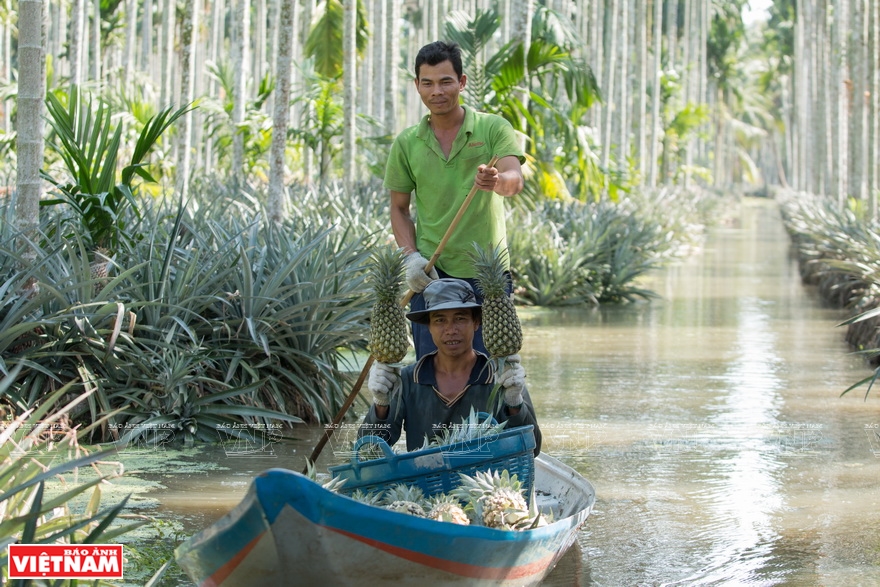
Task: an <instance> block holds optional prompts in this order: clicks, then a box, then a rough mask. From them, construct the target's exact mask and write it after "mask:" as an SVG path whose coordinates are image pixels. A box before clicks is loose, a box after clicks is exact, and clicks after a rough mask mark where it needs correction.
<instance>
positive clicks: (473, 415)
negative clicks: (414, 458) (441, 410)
mask: <svg viewBox="0 0 880 587" xmlns="http://www.w3.org/2000/svg"><path fill="white" fill-rule="evenodd" d="M506 424H507V422H500V423H497V424H496V423H494V422H493V420H492V418H486V419H485V420H483V421H480V417H479V414H478V413H477V412H476V411H475V410H474V407H473V406H471V411H470V413H469V414H468V416H467V418H462V419H461V424H451V425H448V426H445V427H444V428H442V429H441V430H440V431H439V432H438V433H437V434H435V435H434V437H433V438H431V439H429V438H428V436H427V435H425V440H424V444H423V445H422V448H430V447H432V446H446V445H448V444H456V443H458V442H466V441H468V440H474V439H477V438H486V437H489V436H494V435H496V434H498V433H499V432H501V431H502V430H503V429H504V426H505V425H506Z"/></svg>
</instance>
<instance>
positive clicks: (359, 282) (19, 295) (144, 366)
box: [0, 182, 388, 443]
mask: <svg viewBox="0 0 880 587" xmlns="http://www.w3.org/2000/svg"><path fill="white" fill-rule="evenodd" d="M377 189H378V188H377ZM193 193H194V194H195V196H194V199H193V201H191V202H189V204H188V205H187V206H182V205H180V204H179V203H178V204H175V203H171V202H164V201H159V202H153V203H150V202H148V203H147V204H146V205H144V206H143V208H142V209H141V211H140V213H139V215H138V217H135V216H134V213H133V212H129V216H128V217H127V218H126V220H127V221H128V222H129V225H130V226H132V227H133V229H134V230H135V231H136V232H137V233H139V234H141V235H142V238H141V239H139V240H138V241H132V242H126V243H123V246H121V247H120V249H119V250H118V251H117V252H116V254H115V255H114V259H113V264H114V270H113V271H112V272H111V274H110V275H108V277H107V278H104V279H96V278H93V277H92V276H91V274H90V266H89V263H88V261H87V260H85V258H84V255H83V251H84V250H85V242H84V241H83V240H81V239H79V240H77V239H76V238H74V239H73V240H70V241H61V239H60V236H59V235H60V231H59V230H57V224H58V223H59V222H62V220H61V219H60V218H58V217H56V218H52V217H50V215H47V216H46V217H44V218H43V225H42V230H43V233H44V234H46V235H54V236H47V237H46V242H47V243H51V246H48V247H46V248H39V249H38V256H37V260H36V262H35V263H33V264H32V265H30V266H28V269H27V270H26V271H25V270H22V269H20V268H19V267H21V265H20V262H21V260H20V259H18V258H17V257H16V256H15V251H14V249H13V248H12V244H13V234H14V232H13V231H11V230H8V227H6V226H5V225H4V226H3V228H4V230H3V231H0V235H2V236H3V237H4V238H3V240H2V241H0V252H3V253H5V254H3V255H0V325H2V327H3V330H2V332H0V359H2V361H3V363H0V365H3V366H4V368H6V367H8V366H11V365H16V364H22V365H23V366H24V367H25V368H26V370H25V371H24V372H23V373H22V374H21V375H20V376H19V378H18V379H17V380H16V382H15V385H13V386H12V387H11V388H10V389H9V391H8V392H7V394H6V395H5V396H4V400H3V403H4V404H5V405H6V406H7V407H9V408H10V409H12V410H13V411H15V412H20V411H23V410H26V409H28V408H29V407H31V406H33V405H37V404H38V403H39V402H40V401H42V399H43V397H44V396H45V395H46V393H48V390H50V389H53V388H55V387H57V386H58V385H63V384H64V383H67V382H69V381H82V382H85V384H86V385H88V386H89V388H90V389H92V390H93V393H92V395H91V396H90V397H89V400H88V401H87V402H84V403H83V404H82V405H80V406H78V407H77V409H76V410H75V411H74V412H73V413H72V414H71V416H72V418H73V419H74V420H75V421H85V422H91V421H94V420H96V419H98V418H99V417H100V416H101V415H102V414H105V413H108V412H109V411H111V410H114V409H117V408H120V407H122V406H125V409H123V410H122V411H121V412H119V413H116V414H115V415H114V416H113V417H112V418H111V419H110V420H109V421H108V422H107V423H106V425H104V426H102V427H101V428H99V429H95V430H94V435H95V436H96V437H97V438H98V439H103V440H106V439H110V438H112V439H117V438H119V437H120V436H121V437H122V440H124V441H137V442H142V441H145V440H144V438H139V436H138V435H143V434H144V433H145V432H150V431H151V430H155V429H160V428H161V429H163V430H168V431H170V432H169V435H171V436H173V439H174V440H175V441H181V442H185V443H187V442H195V441H199V440H217V439H218V438H221V436H222V437H225V436H228V432H227V430H229V429H230V428H231V426H230V425H231V424H233V423H236V422H239V423H246V424H253V425H261V426H262V425H267V424H269V423H273V422H279V421H281V422H288V423H293V422H298V421H300V420H310V421H318V420H320V421H326V420H329V419H331V418H332V417H333V415H335V414H336V412H337V411H338V408H339V407H340V406H341V405H342V402H343V401H344V400H345V397H346V396H347V392H348V390H349V376H348V375H347V373H346V371H347V365H346V364H343V363H342V361H341V358H340V357H341V351H343V350H345V349H349V350H355V349H362V348H363V347H364V345H365V338H366V337H365V335H366V332H367V326H366V321H367V317H368V314H369V308H370V300H368V299H367V296H366V292H367V290H368V288H367V287H366V285H365V284H364V283H363V279H364V273H365V268H366V263H367V255H368V251H369V250H370V249H371V247H372V245H373V240H374V238H375V237H374V235H376V234H377V233H378V231H379V230H380V227H384V221H383V219H384V218H387V213H388V211H387V205H388V204H387V199H386V198H384V197H381V196H380V194H379V193H378V192H377V191H373V190H363V191H358V192H356V193H346V192H345V191H344V190H342V189H341V188H340V186H338V185H334V186H333V189H332V190H326V191H320V190H315V189H311V190H302V191H300V192H295V201H296V202H297V205H298V206H300V208H299V209H298V210H296V211H295V217H294V218H293V219H291V220H290V221H288V222H287V223H285V224H284V225H282V226H280V227H278V226H275V225H274V224H273V223H265V222H264V221H263V219H262V217H261V214H260V205H259V198H258V197H257V196H255V195H253V194H244V193H240V192H237V191H235V190H233V189H230V188H229V187H226V186H223V185H222V184H218V183H212V184H199V183H198V182H197V183H196V184H195V185H194V187H193ZM31 279H32V280H34V281H35V282H36V283H37V288H36V289H34V290H33V291H21V289H20V288H21V285H20V284H22V283H25V282H27V281H28V280H31ZM159 440H160V441H165V440H170V438H169V439H165V440H163V439H162V438H159Z"/></svg>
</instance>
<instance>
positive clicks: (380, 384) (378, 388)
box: [367, 361, 400, 406]
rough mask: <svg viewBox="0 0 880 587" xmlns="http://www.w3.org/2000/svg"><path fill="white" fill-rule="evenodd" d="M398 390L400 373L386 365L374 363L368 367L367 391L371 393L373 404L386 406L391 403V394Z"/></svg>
mask: <svg viewBox="0 0 880 587" xmlns="http://www.w3.org/2000/svg"><path fill="white" fill-rule="evenodd" d="M399 388H400V373H398V371H397V369H396V368H395V367H392V366H391V365H389V364H387V363H380V362H379V361H375V362H374V363H373V366H372V367H370V376H369V378H368V379H367V389H369V390H370V391H372V392H373V403H374V404H376V405H377V406H387V405H388V404H390V403H391V394H392V393H394V392H396V391H397V390H398V389H399Z"/></svg>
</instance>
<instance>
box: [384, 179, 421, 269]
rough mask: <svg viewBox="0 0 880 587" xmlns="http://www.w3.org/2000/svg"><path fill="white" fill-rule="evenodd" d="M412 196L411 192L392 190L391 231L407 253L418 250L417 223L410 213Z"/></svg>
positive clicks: (398, 244) (399, 245)
mask: <svg viewBox="0 0 880 587" xmlns="http://www.w3.org/2000/svg"><path fill="white" fill-rule="evenodd" d="M410 197H411V196H410V194H406V193H404V192H395V191H394V190H391V231H392V232H393V233H394V240H395V241H397V246H398V247H400V248H402V249H403V251H404V253H406V254H409V253H413V252H415V251H418V249H417V248H416V225H415V223H414V222H413V219H412V216H410V213H409V203H410Z"/></svg>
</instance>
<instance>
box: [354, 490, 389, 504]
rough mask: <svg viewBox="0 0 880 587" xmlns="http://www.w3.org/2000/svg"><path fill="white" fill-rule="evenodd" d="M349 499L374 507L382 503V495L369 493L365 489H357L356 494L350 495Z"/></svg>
mask: <svg viewBox="0 0 880 587" xmlns="http://www.w3.org/2000/svg"><path fill="white" fill-rule="evenodd" d="M349 497H350V498H352V499H353V500H355V501H359V502H361V503H365V504H367V505H373V506H378V505H379V503H380V502H381V501H382V494H381V493H370V492H369V491H364V490H363V489H355V490H354V492H352V494H351V495H349Z"/></svg>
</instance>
